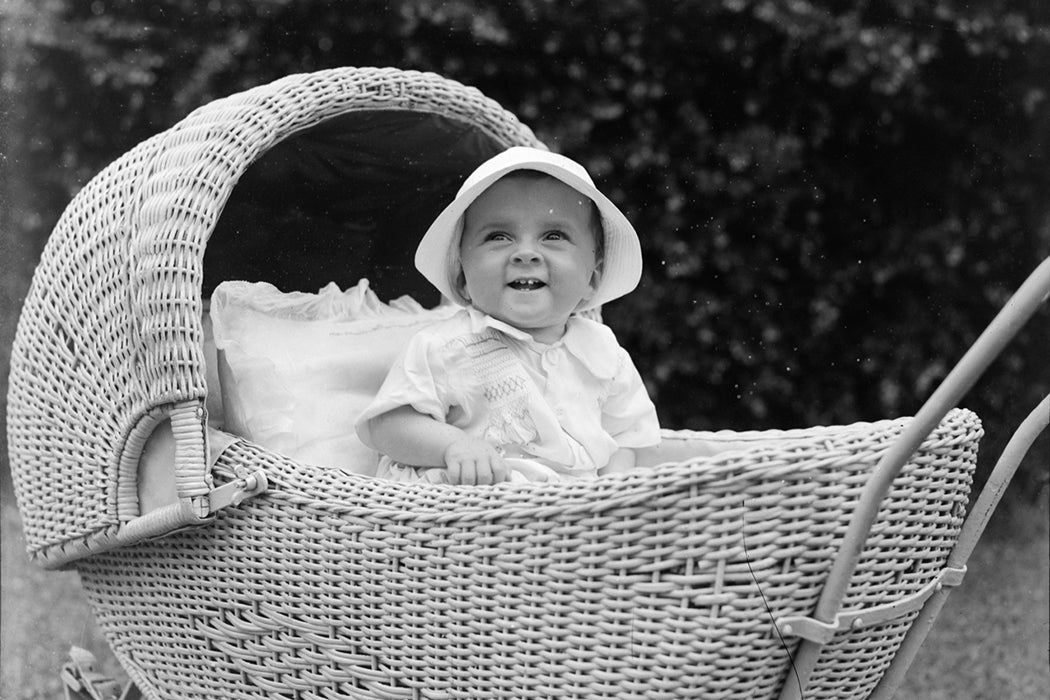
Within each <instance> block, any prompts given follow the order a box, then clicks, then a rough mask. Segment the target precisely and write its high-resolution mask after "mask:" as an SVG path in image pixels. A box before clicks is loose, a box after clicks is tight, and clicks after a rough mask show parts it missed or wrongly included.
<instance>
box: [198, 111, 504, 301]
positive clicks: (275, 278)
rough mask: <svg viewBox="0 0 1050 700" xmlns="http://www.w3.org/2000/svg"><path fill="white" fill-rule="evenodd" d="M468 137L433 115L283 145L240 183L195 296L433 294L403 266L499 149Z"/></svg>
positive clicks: (319, 131) (321, 126)
mask: <svg viewBox="0 0 1050 700" xmlns="http://www.w3.org/2000/svg"><path fill="white" fill-rule="evenodd" d="M504 148H505V145H503V144H501V143H499V142H497V141H496V140H494V139H493V138H492V137H491V136H489V135H487V134H485V133H484V132H482V131H481V130H479V129H478V128H476V127H475V126H473V125H471V124H469V123H467V122H464V121H460V120H458V119H455V118H453V117H449V116H444V115H441V114H435V113H420V112H409V111H404V110H393V109H391V110H363V111H357V112H350V113H347V114H342V115H339V116H337V117H332V118H329V119H326V120H324V121H322V122H320V123H318V124H316V125H313V126H311V127H309V128H307V129H304V130H302V131H300V132H298V133H295V134H293V135H291V136H289V137H288V138H286V139H284V140H282V141H280V142H279V143H277V144H276V145H274V146H273V147H272V148H271V149H269V150H268V151H266V152H265V153H264V154H262V155H261V156H260V157H259V158H258V159H256V161H255V162H253V163H252V164H251V165H250V166H249V167H248V169H247V170H246V171H245V172H244V174H243V175H242V177H241V178H240V180H239V181H238V182H237V184H236V186H235V187H234V189H233V191H232V193H231V194H230V197H229V199H228V200H227V202H226V206H225V208H224V209H223V212H222V215H221V216H220V218H219V220H218V222H217V224H216V226H215V229H214V231H213V233H212V236H211V239H210V240H209V243H208V248H207V254H206V255H205V259H204V288H203V290H202V291H203V294H204V296H205V297H206V298H207V297H210V296H211V293H212V292H213V291H214V289H215V287H216V286H217V285H218V284H219V283H220V282H222V281H223V280H228V279H244V280H253V281H254V280H262V281H266V282H270V283H272V284H274V285H275V286H276V287H278V288H279V289H281V290H283V291H294V290H297V291H307V292H312V291H316V290H318V289H319V288H321V287H322V286H324V285H325V284H327V283H328V282H336V283H337V284H338V285H339V286H340V287H341V288H344V289H345V288H346V287H348V286H351V285H353V284H356V283H357V281H358V280H359V279H360V278H363V277H364V278H368V280H369V281H370V282H371V284H372V287H373V288H374V289H376V290H377V291H378V292H379V293H380V294H381V295H382V297H383V298H384V299H391V298H395V297H398V296H401V295H402V294H408V295H411V296H412V297H413V298H414V299H416V300H417V301H419V302H420V303H421V304H423V305H424V306H427V307H431V306H434V305H435V304H436V303H437V302H438V300H439V297H438V294H437V292H436V291H435V290H434V289H433V288H432V287H431V286H430V285H429V284H428V283H427V282H426V280H424V279H423V278H422V276H421V275H419V274H418V273H417V272H416V271H415V268H414V267H413V266H412V262H411V258H412V254H413V253H414V251H415V246H416V243H417V242H418V241H419V239H420V238H421V237H422V235H423V233H424V232H425V231H426V228H427V226H428V225H429V223H430V222H431V221H432V220H433V219H434V217H435V216H437V214H438V212H440V211H441V209H442V207H443V206H444V205H445V204H446V203H447V202H448V201H450V200H451V199H452V197H453V196H454V195H455V193H456V190H457V189H458V188H459V186H460V184H461V183H462V181H463V179H464V177H465V176H466V175H467V174H468V173H469V172H470V171H471V170H473V169H474V168H475V167H477V165H478V164H480V163H481V162H482V161H484V160H486V159H487V158H489V157H491V156H492V155H494V154H496V153H498V152H499V151H501V150H503V149H504Z"/></svg>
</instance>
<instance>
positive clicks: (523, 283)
mask: <svg viewBox="0 0 1050 700" xmlns="http://www.w3.org/2000/svg"><path fill="white" fill-rule="evenodd" d="M507 286H508V287H510V288H511V289H516V290H518V291H519V292H532V291H535V290H537V289H540V288H541V287H546V286H547V283H546V282H544V281H543V280H538V279H536V278H534V277H523V278H521V279H516V280H512V281H510V282H508V283H507Z"/></svg>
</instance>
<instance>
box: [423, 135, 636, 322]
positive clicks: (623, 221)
mask: <svg viewBox="0 0 1050 700" xmlns="http://www.w3.org/2000/svg"><path fill="white" fill-rule="evenodd" d="M515 170H537V171H539V172H542V173H546V174H548V175H550V176H551V177H554V178H556V179H558V180H560V181H562V182H564V183H565V184H566V185H568V186H569V187H572V188H573V189H575V190H577V191H579V192H580V193H582V194H584V195H585V196H587V197H589V198H590V199H591V200H592V201H594V203H595V204H596V205H597V207H598V211H599V212H600V213H601V217H602V229H603V231H604V232H605V241H604V243H605V246H604V248H605V256H604V261H603V263H602V274H601V279H600V280H599V281H598V287H597V289H596V290H595V293H594V295H593V296H592V297H591V298H590V299H588V300H587V301H586V302H584V303H583V304H582V305H581V306H580V308H579V309H577V311H584V310H586V309H591V308H595V307H598V306H601V305H602V304H605V303H607V302H610V301H612V300H613V299H617V298H619V297H622V296H623V295H625V294H628V293H630V292H631V291H633V290H634V288H635V287H637V286H638V281H639V280H640V279H641V277H642V250H641V245H640V244H639V243H638V234H637V233H636V232H635V230H634V227H633V226H631V223H630V222H629V221H628V220H627V217H625V216H624V215H623V212H621V211H620V210H619V209H618V208H617V206H616V205H615V204H613V203H612V202H611V201H610V200H609V198H608V197H606V196H605V195H603V194H602V193H601V192H599V191H598V189H597V188H596V187H595V186H594V182H593V181H592V180H591V176H590V175H588V174H587V171H586V170H585V169H584V167H583V166H582V165H580V164H579V163H577V162H576V161H574V160H572V159H571V158H566V157H565V156H563V155H559V154H557V153H551V152H550V151H543V150H540V149H538V148H528V147H524V146H514V147H512V148H508V149H507V150H505V151H503V152H501V153H499V154H497V155H495V156H493V157H492V158H490V159H489V160H487V161H485V162H484V163H482V164H481V165H479V166H478V167H477V169H476V170H474V172H473V173H471V174H470V175H469V176H468V177H467V179H466V180H465V181H464V182H463V186H462V187H460V188H459V192H458V193H457V194H456V198H455V199H454V200H452V203H451V204H449V205H448V206H447V207H445V209H444V211H442V212H441V213H440V214H438V216H437V218H436V219H434V223H432V224H431V225H430V228H429V229H427V232H426V233H425V234H424V235H423V239H422V240H421V241H420V242H419V247H418V248H417V249H416V260H415V262H416V269H418V270H419V271H420V272H421V273H423V276H424V277H426V278H427V280H428V281H429V282H430V283H431V284H432V285H434V286H435V287H437V288H438V290H439V291H440V292H441V293H442V294H443V295H445V296H446V297H448V298H449V299H451V300H452V301H454V302H456V303H457V304H460V305H462V306H468V305H469V302H468V301H467V300H466V299H465V298H464V297H463V295H462V294H461V293H460V291H459V289H458V288H457V277H458V276H459V273H460V270H461V267H460V265H459V244H460V238H461V237H462V234H463V212H465V211H466V209H467V207H469V206H470V204H471V203H472V202H473V201H474V200H475V199H477V198H478V196H479V195H480V194H481V193H482V192H484V191H485V190H486V189H488V188H489V186H490V185H492V183H494V182H496V180H499V179H500V178H501V177H503V176H504V175H506V174H507V173H510V172H513V171H515Z"/></svg>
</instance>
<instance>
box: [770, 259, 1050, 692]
mask: <svg viewBox="0 0 1050 700" xmlns="http://www.w3.org/2000/svg"><path fill="white" fill-rule="evenodd" d="M1048 297H1050V258H1047V259H1045V260H1043V262H1042V263H1041V264H1040V265H1039V266H1038V267H1037V268H1036V269H1035V270H1034V271H1033V272H1032V274H1030V275H1029V276H1028V279H1026V280H1025V281H1024V283H1023V284H1022V285H1021V286H1020V288H1018V290H1017V292H1016V293H1015V294H1014V295H1013V296H1012V297H1011V298H1010V300H1009V301H1008V302H1007V303H1006V305H1005V306H1004V307H1003V308H1002V310H1000V311H999V313H998V314H997V315H996V317H995V318H994V319H993V320H992V322H991V323H990V324H988V327H987V328H986V329H985V330H984V332H983V333H981V335H980V337H978V338H977V340H976V341H975V342H974V344H973V345H972V346H971V347H970V349H969V350H968V351H967V352H966V354H965V355H963V357H962V359H961V360H959V362H958V364H956V365H955V367H954V368H953V369H952V371H951V372H950V373H949V374H948V376H947V377H946V378H945V379H944V381H943V382H941V384H940V386H939V387H937V390H936V391H934V392H933V395H932V396H930V398H929V399H927V400H926V403H924V404H923V406H922V408H920V409H919V411H918V413H916V414H915V417H914V418H912V420H911V421H910V422H909V423H908V425H907V427H906V428H905V429H904V431H903V432H902V433H901V435H900V437H899V438H898V439H897V441H896V442H895V443H893V444H892V445H891V446H890V448H889V449H888V450H887V451H886V453H885V454H884V455H883V456H882V459H880V460H879V462H878V464H877V465H876V467H875V472H874V474H873V475H872V476H871V478H870V479H869V481H868V483H867V484H866V485H865V487H864V492H863V493H862V494H861V498H860V502H859V503H858V504H857V508H856V510H855V511H854V512H853V518H852V519H851V521H850V524H849V528H848V529H847V531H846V536H845V538H844V539H843V541H842V545H841V546H840V548H839V551H838V553H837V554H836V556H835V560H834V562H833V563H832V566H831V571H830V572H829V574H828V581H827V583H826V584H825V585H824V589H823V590H822V591H821V594H820V598H819V600H818V601H817V606H816V610H815V611H814V615H813V617H814V618H815V619H817V620H819V621H821V622H831V621H832V620H834V619H835V615H837V614H838V612H839V610H840V608H841V607H842V600H843V598H844V597H845V595H846V589H847V587H848V586H849V582H850V579H851V577H852V576H853V572H854V570H855V569H856V568H857V562H858V561H859V560H860V555H861V552H862V551H863V548H864V543H865V542H866V541H867V539H868V534H869V533H870V531H871V527H872V525H873V524H874V522H875V518H876V516H877V515H878V512H879V507H880V505H881V504H882V501H883V499H884V498H885V496H886V493H887V492H888V491H889V488H890V486H891V485H892V483H893V480H894V479H895V478H896V477H897V474H899V473H900V471H901V469H902V468H903V467H904V465H905V464H906V463H907V461H908V459H909V458H910V457H911V456H912V454H914V452H915V450H916V449H917V448H918V447H919V445H921V444H922V441H923V440H924V439H925V438H926V436H927V435H929V433H930V431H931V430H933V429H934V428H935V427H936V426H937V424H938V423H940V421H941V419H943V418H944V416H945V414H947V412H948V411H949V410H951V409H952V408H953V407H954V406H956V405H957V404H958V402H959V400H960V399H961V398H962V397H963V396H964V395H965V394H966V393H967V392H968V391H969V390H970V388H971V387H973V385H974V383H976V381H977V379H978V378H979V377H980V376H981V375H982V374H983V373H984V371H985V369H987V368H988V365H990V364H991V363H992V361H993V360H995V358H996V357H998V356H999V353H1000V352H1002V350H1003V348H1004V347H1005V346H1006V345H1007V344H1008V343H1009V342H1010V341H1011V340H1012V339H1013V337H1014V336H1015V335H1017V332H1018V331H1019V330H1020V329H1021V328H1022V327H1023V326H1024V324H1025V322H1027V321H1028V319H1029V318H1031V317H1032V315H1033V314H1034V313H1035V312H1036V311H1037V310H1038V309H1039V307H1040V306H1041V305H1042V304H1043V303H1044V302H1045V301H1046V300H1047V298H1048ZM822 647H823V644H820V643H817V642H811V641H809V640H805V641H803V642H802V643H801V644H800V645H799V647H798V650H797V652H796V654H795V658H794V666H795V672H796V673H797V676H798V684H797V685H796V684H792V683H785V684H784V688H783V691H782V692H781V695H780V697H781V700H789V699H790V698H798V697H800V696H801V693H802V691H803V689H804V688H805V687H806V684H807V682H808V679H809V676H810V674H811V673H812V671H813V668H814V667H815V666H816V662H817V657H818V656H819V654H820V650H821V648H822Z"/></svg>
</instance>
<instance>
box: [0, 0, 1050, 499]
mask: <svg viewBox="0 0 1050 700" xmlns="http://www.w3.org/2000/svg"><path fill="white" fill-rule="evenodd" d="M0 7H2V8H3V9H2V15H0V32H2V34H0V35H2V37H3V44H4V49H3V67H2V74H0V88H2V91H3V95H2V100H3V105H4V106H3V109H2V118H3V120H4V122H3V125H2V129H0V138H2V142H0V152H2V154H3V181H2V189H0V196H2V199H3V202H2V205H0V217H2V218H0V227H2V231H3V233H2V236H3V245H4V246H5V248H6V249H7V252H6V253H4V254H3V257H4V265H5V266H10V269H11V271H12V272H11V274H9V275H5V281H4V299H3V313H4V318H3V324H4V338H6V339H9V338H10V337H11V329H12V328H13V326H14V323H15V317H16V315H17V309H18V308H19V305H20V301H21V298H22V296H23V295H24V293H25V288H26V287H27V286H28V280H29V278H30V276H31V272H32V267H33V265H34V264H35V261H36V259H37V258H38V256H39V252H40V249H41V248H42V246H43V243H44V241H45V240H46V237H47V235H48V233H49V232H50V229H51V227H52V226H53V225H54V223H55V221H56V220H57V218H58V216H59V214H60V213H61V211H62V209H63V208H64V206H65V205H66V204H67V203H68V201H69V200H70V198H71V197H72V196H73V195H74V194H75V193H76V192H77V191H78V190H79V188H80V187H82V186H83V185H84V183H85V182H87V180H88V179H89V178H90V177H92V176H93V175H94V174H95V173H97V172H98V171H99V170H100V169H101V168H102V167H104V166H105V165H107V164H108V163H109V162H110V161H111V160H113V159H115V158H116V157H118V156H119V155H121V154H122V153H124V152H125V151H127V150H128V149H130V148H131V147H133V146H134V145H135V144H137V143H138V142H139V141H141V140H143V139H145V138H147V137H149V136H151V135H153V134H154V133H156V132H158V131H161V130H163V129H165V128H167V127H169V126H171V125H172V124H174V123H175V122H177V121H178V120H180V119H181V118H182V117H184V116H185V115H186V114H187V113H188V112H190V111H191V110H192V109H194V108H195V107H197V106H199V105H201V104H204V103H206V102H208V101H210V100H212V99H215V98H217V97H221V96H224V95H227V94H229V93H232V92H236V91H239V90H242V89H246V88H248V87H252V86H254V85H257V84H260V83H265V82H269V81H271V80H274V79H276V78H279V77H282V76H284V75H287V74H290V73H298V72H305V71H313V70H319V69H323V68H328V67H334V66H346V65H357V66H369V65H375V66H383V65H390V66H397V67H400V68H406V69H418V70H427V71H435V72H438V73H440V74H442V75H445V76H447V77H450V78H453V79H456V80H459V81H461V82H463V83H465V84H468V85H473V86H475V87H477V88H479V89H481V90H482V92H484V93H485V94H487V95H488V96H489V97H492V98H494V99H495V100H497V101H498V102H500V103H501V104H502V105H503V106H504V107H506V108H507V109H509V110H511V111H512V112H514V113H515V114H517V115H518V116H519V118H521V120H522V121H524V122H525V123H526V124H528V125H529V126H531V127H532V128H533V129H534V130H535V131H536V133H537V135H538V136H539V137H540V138H541V139H542V140H544V141H545V142H546V143H548V144H549V145H550V146H551V147H552V148H553V149H554V150H557V151H560V152H562V153H565V154H567V155H570V156H572V157H574V158H576V159H578V160H580V161H581V162H583V163H584V164H585V165H587V167H588V168H589V169H590V171H591V173H592V174H593V175H594V177H595V179H596V180H597V181H598V182H599V185H600V186H601V187H602V188H603V190H604V191H605V192H606V193H607V194H609V195H610V197H612V198H613V199H614V200H615V201H616V202H617V203H618V204H619V205H620V206H621V207H622V208H623V209H624V210H625V211H626V212H627V213H628V216H629V217H630V218H631V219H632V220H633V222H634V223H635V225H636V227H637V229H638V231H639V232H640V234H641V236H642V238H643V246H644V254H645V258H646V273H645V278H644V281H643V284H642V286H641V288H640V289H639V290H638V291H637V292H636V293H635V294H633V295H631V296H630V297H627V298H625V299H623V300H621V301H618V302H615V303H613V304H611V305H610V306H609V307H607V309H606V320H607V321H608V323H609V324H610V325H611V326H613V327H614V329H615V330H616V331H617V334H618V335H619V337H620V340H621V342H622V343H623V344H624V345H625V347H627V348H628V349H629V350H630V351H632V353H633V355H634V357H635V358H636V361H637V364H638V365H639V368H640V369H641V371H642V374H643V375H644V376H645V377H646V378H647V381H648V382H649V384H650V389H651V392H652V394H653V397H654V400H655V401H656V403H657V405H658V407H659V409H660V413H661V419H662V421H663V422H664V424H665V425H666V426H672V427H689V428H696V429H718V428H733V429H749V428H769V427H776V428H789V427H797V426H805V425H812V424H820V423H825V424H826V423H843V422H852V421H855V420H876V419H880V418H885V417H893V416H898V415H908V414H911V413H913V412H914V411H916V410H917V409H918V407H919V405H921V402H922V400H923V399H924V398H925V397H926V396H928V394H929V392H930V391H932V389H933V388H934V387H935V386H936V384H937V382H938V381H939V380H940V379H942V378H943V376H944V375H945V374H946V373H947V371H948V370H949V369H950V367H951V365H952V364H953V363H954V361H955V360H956V359H958V358H959V357H960V356H961V354H962V352H963V351H964V350H965V349H966V348H967V347H968V346H969V345H970V344H971V343H972V342H973V341H974V339H975V338H976V337H977V335H978V333H979V332H980V331H981V329H983V327H984V325H985V324H986V323H987V322H988V321H989V320H990V319H991V317H992V316H993V315H994V313H995V312H996V311H997V310H998V309H999V308H1000V307H1001V305H1002V304H1003V303H1004V302H1005V300H1006V299H1007V298H1008V296H1009V294H1010V293H1011V292H1012V291H1013V290H1014V289H1015V288H1016V287H1017V285H1018V284H1019V283H1020V282H1021V281H1022V280H1023V279H1024V277H1025V276H1026V275H1027V273H1028V272H1030V271H1031V270H1032V269H1033V268H1034V267H1035V266H1036V264H1037V263H1038V261H1039V260H1041V259H1042V258H1043V257H1045V256H1047V255H1048V254H1050V213H1048V201H1050V198H1048V196H1047V193H1048V192H1050V170H1048V158H1047V155H1048V153H1050V138H1048V137H1050V104H1048V99H1050V95H1048V90H1050V6H1047V5H1046V4H1045V3H1043V2H1041V0H977V1H973V2H963V1H961V0H853V1H849V2H846V1H842V0H782V1H773V0H720V1H716V0H581V1H574V2H565V1H562V0H479V1H477V2H467V1H464V0H453V1H451V2H436V1H434V0H383V1H379V0H357V1H355V2H345V3H339V2H328V1H321V0H295V1H293V0H252V1H248V0H224V1H222V2H219V1H212V2H203V1H197V0H157V1H155V2H148V3H146V2H135V1H134V0H93V1H91V2H81V1H79V0H6V2H4V4H3V5H2V6H0ZM310 291H313V290H310ZM1047 320H1048V317H1047V314H1046V313H1043V315H1042V316H1041V318H1039V319H1037V322H1036V323H1034V324H1032V325H1030V326H1029V328H1028V329H1027V330H1026V331H1025V332H1024V333H1023V334H1022V336H1021V337H1020V338H1019V341H1018V342H1016V343H1015V344H1014V345H1013V346H1012V347H1011V349H1010V350H1009V353H1008V354H1007V355H1006V356H1005V357H1004V358H1002V359H1001V360H1000V361H999V362H998V363H997V364H996V365H995V366H994V368H993V371H992V372H991V373H990V374H989V375H988V376H987V377H986V378H985V379H984V380H982V382H981V384H980V385H979V387H978V389H977V390H976V391H975V392H974V393H972V394H971V395H970V396H969V397H968V398H967V400H966V401H965V405H967V406H969V407H971V408H973V409H974V410H976V411H977V412H978V413H979V414H980V415H981V416H982V417H983V418H984V419H985V422H986V427H987V428H988V431H989V435H988V439H987V441H986V445H987V447H988V448H990V449H991V450H993V454H995V453H997V451H998V450H997V448H999V447H1001V446H1002V444H1003V442H1004V439H1005V437H1006V436H1005V435H1003V434H1002V433H1001V432H997V430H996V428H998V427H999V426H1002V425H1003V424H1004V423H1006V422H1010V421H1012V422H1014V423H1016V421H1017V420H1019V419H1020V417H1021V416H1023V415H1025V414H1027V412H1028V411H1029V410H1031V408H1032V407H1034V406H1035V404H1036V403H1037V402H1038V400H1039V398H1041V397H1042V395H1044V394H1046V393H1047V390H1048V388H1050V369H1048V362H1047V357H1048V355H1047V348H1048V347H1050V324H1048V323H1047ZM8 344H9V342H5V344H4V345H5V347H4V349H3V352H4V355H3V357H0V360H3V372H4V380H5V385H6V372H7V364H8V363H7V352H8V347H7V345H8ZM5 452H6V451H5ZM1048 454H1050V451H1048V448H1047V441H1046V439H1045V437H1044V439H1043V440H1042V442H1041V443H1040V445H1039V448H1038V453H1037V455H1036V456H1035V457H1034V458H1033V459H1030V460H1028V461H1027V462H1026V464H1025V466H1024V468H1023V471H1022V474H1021V478H1020V479H1019V480H1017V481H1016V482H1015V483H1016V484H1017V485H1016V488H1017V489H1019V490H1021V491H1022V492H1023V493H1025V494H1027V495H1029V496H1031V497H1035V496H1037V495H1038V494H1039V493H1041V492H1045V486H1046V483H1047V474H1048V467H1047V462H1048V457H1047V455H1048ZM4 457H5V458H6V454H5V455H4ZM989 467H990V465H988V464H984V465H982V467H981V470H982V474H984V473H987V471H988V468H989Z"/></svg>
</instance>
